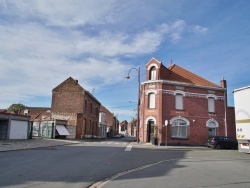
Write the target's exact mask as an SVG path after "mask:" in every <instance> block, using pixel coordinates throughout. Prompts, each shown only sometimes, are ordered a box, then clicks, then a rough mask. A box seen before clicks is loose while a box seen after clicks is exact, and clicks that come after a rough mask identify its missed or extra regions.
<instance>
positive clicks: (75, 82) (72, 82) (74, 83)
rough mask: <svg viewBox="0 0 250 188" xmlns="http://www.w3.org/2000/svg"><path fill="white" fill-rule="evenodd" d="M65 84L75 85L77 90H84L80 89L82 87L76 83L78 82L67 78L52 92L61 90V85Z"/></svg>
mask: <svg viewBox="0 0 250 188" xmlns="http://www.w3.org/2000/svg"><path fill="white" fill-rule="evenodd" d="M65 84H73V85H75V86H76V87H77V88H79V90H84V89H83V88H82V86H80V84H79V83H78V80H75V79H74V78H72V77H71V76H70V77H69V78H67V79H66V80H64V81H63V82H62V83H60V84H59V85H58V86H56V87H55V88H54V89H53V90H52V91H57V90H61V89H62V87H63V85H65Z"/></svg>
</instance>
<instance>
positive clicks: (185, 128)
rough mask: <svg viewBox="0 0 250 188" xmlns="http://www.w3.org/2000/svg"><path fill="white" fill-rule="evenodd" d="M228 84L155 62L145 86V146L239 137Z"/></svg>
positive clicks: (142, 115)
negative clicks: (216, 137)
mask: <svg viewBox="0 0 250 188" xmlns="http://www.w3.org/2000/svg"><path fill="white" fill-rule="evenodd" d="M226 92H227V89H226V81H225V80H224V79H223V80H222V81H221V85H216V84H214V83H212V82H210V81H208V80H206V79H204V78H202V77H200V76H198V75H196V74H194V73H192V72H189V71H188V70H185V69H184V68H182V67H180V66H178V65H176V64H173V65H171V66H170V67H168V68H167V67H165V66H164V65H163V64H162V63H161V62H159V61H158V60H156V59H155V58H152V59H151V60H150V61H149V62H148V63H147V64H146V81H145V82H143V83H141V104H140V132H139V138H140V141H143V142H155V141H157V142H158V144H160V145H201V144H204V143H205V141H206V139H207V138H208V137H209V136H212V135H230V136H234V137H235V124H234V117H233V116H232V115H231V112H232V107H230V108H229V107H227V97H226Z"/></svg>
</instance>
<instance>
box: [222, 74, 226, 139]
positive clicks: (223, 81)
mask: <svg viewBox="0 0 250 188" xmlns="http://www.w3.org/2000/svg"><path fill="white" fill-rule="evenodd" d="M221 86H222V87H223V88H225V91H224V111H225V114H224V121H225V136H227V81H226V80H224V77H223V78H222V80H221Z"/></svg>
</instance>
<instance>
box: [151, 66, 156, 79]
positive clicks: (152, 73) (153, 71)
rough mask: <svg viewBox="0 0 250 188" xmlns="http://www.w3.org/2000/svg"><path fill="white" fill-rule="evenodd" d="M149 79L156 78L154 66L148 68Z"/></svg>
mask: <svg viewBox="0 0 250 188" xmlns="http://www.w3.org/2000/svg"><path fill="white" fill-rule="evenodd" d="M149 79H150V80H156V68H155V67H152V68H151V69H150V78H149Z"/></svg>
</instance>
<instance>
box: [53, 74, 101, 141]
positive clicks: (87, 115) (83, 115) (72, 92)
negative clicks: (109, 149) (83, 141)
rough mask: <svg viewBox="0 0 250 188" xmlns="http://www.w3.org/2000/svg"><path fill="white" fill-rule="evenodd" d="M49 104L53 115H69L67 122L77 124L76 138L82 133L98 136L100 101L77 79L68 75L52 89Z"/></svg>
mask: <svg viewBox="0 0 250 188" xmlns="http://www.w3.org/2000/svg"><path fill="white" fill-rule="evenodd" d="M85 101H86V103H85ZM85 104H86V106H85ZM51 106H52V113H53V114H54V115H56V116H58V117H62V118H63V116H65V118H68V117H70V119H69V121H68V124H69V125H76V126H77V127H76V138H81V135H82V134H83V133H84V136H85V135H88V136H98V122H99V110H100V103H99V101H98V100H97V99H95V98H94V97H93V96H92V95H91V94H90V93H89V92H87V91H85V90H84V89H83V88H82V87H81V86H80V85H79V84H78V81H77V80H74V79H73V78H71V77H70V78H68V79H67V80H65V81H64V82H62V83H61V84H60V85H59V86H57V87H56V88H55V89H53V91H52V105H51ZM91 106H92V108H91ZM91 109H92V110H91ZM77 118H79V119H77ZM84 136H83V137H84Z"/></svg>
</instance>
